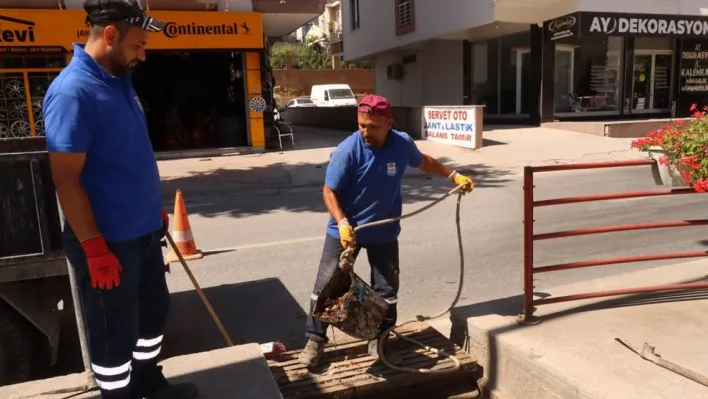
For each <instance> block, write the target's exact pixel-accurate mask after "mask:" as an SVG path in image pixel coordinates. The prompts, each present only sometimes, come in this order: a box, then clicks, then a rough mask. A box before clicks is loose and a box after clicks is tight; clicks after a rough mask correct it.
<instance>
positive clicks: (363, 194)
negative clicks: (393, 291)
mask: <svg viewBox="0 0 708 399" xmlns="http://www.w3.org/2000/svg"><path fill="white" fill-rule="evenodd" d="M422 162H423V154H421V152H420V151H419V150H418V147H417V146H416V145H415V142H414V141H413V139H411V137H410V136H409V135H408V134H406V133H403V132H399V131H397V130H391V131H390V132H389V134H388V138H387V139H386V143H385V144H384V146H383V147H382V148H376V147H369V146H368V145H367V144H366V142H365V141H364V139H363V138H362V136H361V133H360V132H358V131H356V132H354V133H353V134H352V135H351V136H349V137H347V138H346V139H345V140H344V141H343V142H341V143H340V144H339V145H338V146H337V148H335V149H334V151H333V152H332V154H331V156H330V161H329V165H328V166H327V173H326V176H325V185H327V187H329V188H331V189H332V190H334V191H335V192H336V194H337V199H338V200H339V204H340V206H341V207H342V209H343V211H344V215H345V216H346V217H347V219H349V223H350V224H351V225H352V226H358V225H362V224H364V223H368V222H374V221H377V220H381V219H388V218H393V217H399V216H401V210H402V203H401V178H402V177H403V172H404V171H405V170H406V167H408V166H412V167H414V168H417V167H419V166H420V164H421V163H422ZM400 232H401V226H400V223H398V222H396V223H391V224H386V225H382V226H375V227H368V228H365V229H362V230H360V231H358V232H357V233H356V241H357V244H361V245H376V244H385V243H388V242H391V241H394V240H395V239H396V238H398V234H399V233H400ZM327 234H329V235H331V236H332V237H335V238H339V229H338V228H337V224H336V223H335V221H334V219H333V218H332V217H331V216H330V218H329V222H328V224H327Z"/></svg>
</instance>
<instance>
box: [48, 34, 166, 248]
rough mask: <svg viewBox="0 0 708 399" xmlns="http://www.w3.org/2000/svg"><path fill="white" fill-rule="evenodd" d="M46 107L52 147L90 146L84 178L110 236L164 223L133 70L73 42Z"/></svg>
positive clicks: (120, 237)
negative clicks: (119, 71) (110, 65)
mask: <svg viewBox="0 0 708 399" xmlns="http://www.w3.org/2000/svg"><path fill="white" fill-rule="evenodd" d="M43 112H44V124H45V131H46V139H47V150H48V151H49V152H73V153H85V154H86V164H85V166H84V170H83V172H82V173H81V183H82V185H83V187H84V189H85V190H86V194H87V195H88V198H89V201H90V203H91V207H92V208H93V214H94V217H95V219H96V224H97V225H98V229H99V230H100V231H101V234H103V236H104V237H105V238H106V240H107V241H127V240H132V239H135V238H138V237H141V236H143V235H146V234H149V233H152V232H155V231H157V230H159V229H160V227H161V226H162V217H161V214H162V192H161V183H160V175H159V171H158V169H157V161H156V159H155V154H154V153H153V149H152V144H151V143H150V138H149V136H148V130H147V122H146V119H145V114H144V113H143V110H142V106H141V105H140V101H139V98H138V96H137V94H136V93H135V89H134V88H133V84H132V82H131V78H130V74H125V75H123V76H119V77H114V76H111V75H110V74H109V73H108V72H107V71H106V70H105V69H104V68H103V67H102V66H101V65H99V64H98V63H97V62H96V61H95V60H94V59H93V58H92V57H91V56H89V55H88V54H87V53H86V52H84V50H83V45H81V44H74V57H73V58H72V60H71V62H70V63H69V65H67V66H66V68H64V69H63V70H62V71H61V73H59V76H57V78H56V79H54V81H53V82H52V84H51V85H50V86H49V89H48V90H47V94H46V96H45V97H44V106H43ZM65 226H66V227H65V228H66V229H67V230H68V231H71V228H70V227H69V226H68V223H67V224H65Z"/></svg>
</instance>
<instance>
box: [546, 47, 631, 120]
mask: <svg viewBox="0 0 708 399" xmlns="http://www.w3.org/2000/svg"><path fill="white" fill-rule="evenodd" d="M622 46H623V39H622V38H621V37H608V38H606V39H602V40H598V39H595V38H578V37H573V38H567V39H563V40H559V41H558V42H557V43H556V54H555V90H554V95H555V112H556V114H566V115H567V116H571V115H578V113H594V114H595V115H601V114H603V113H604V114H618V113H619V112H620V107H621V106H620V104H621V101H620V95H621V90H620V87H621V85H620V83H621V81H622V79H621V76H622V71H621V58H622Z"/></svg>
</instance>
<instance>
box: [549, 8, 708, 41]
mask: <svg viewBox="0 0 708 399" xmlns="http://www.w3.org/2000/svg"><path fill="white" fill-rule="evenodd" d="M543 29H544V32H545V35H546V37H547V38H548V39H550V40H552V41H553V40H559V39H563V38H567V37H576V36H584V37H587V36H600V37H607V36H633V37H637V36H638V37H671V38H708V18H706V17H700V16H691V15H660V14H619V13H602V12H576V13H573V14H568V15H564V16H562V17H559V18H555V19H552V20H550V21H546V22H544V24H543Z"/></svg>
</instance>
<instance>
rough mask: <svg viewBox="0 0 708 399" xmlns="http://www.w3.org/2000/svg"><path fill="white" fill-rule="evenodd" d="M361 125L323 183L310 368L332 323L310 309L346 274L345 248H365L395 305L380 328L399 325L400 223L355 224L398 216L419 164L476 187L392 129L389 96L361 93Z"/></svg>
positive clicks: (375, 282) (372, 346) (305, 355)
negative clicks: (323, 222)
mask: <svg viewBox="0 0 708 399" xmlns="http://www.w3.org/2000/svg"><path fill="white" fill-rule="evenodd" d="M358 124H359V130H358V131H357V132H355V133H353V134H352V135H351V136H349V137H348V138H347V139H345V140H344V141H343V142H341V143H340V144H339V146H337V148H336V149H335V150H334V151H333V152H332V155H331V159H330V162H329V166H328V167H327V172H326V177H325V184H324V187H323V193H322V194H323V198H324V203H325V206H326V207H327V210H328V211H329V214H330V218H329V222H328V225H327V234H326V236H325V242H324V248H323V250H322V258H321V260H320V265H319V270H318V272H317V278H316V280H315V287H314V290H313V293H312V296H311V300H310V314H309V316H308V318H307V326H306V334H305V335H306V336H307V338H308V342H307V345H306V346H305V348H304V349H303V351H302V353H301V354H300V359H299V360H300V362H301V363H302V364H304V365H307V366H310V367H313V366H316V365H317V364H318V363H319V360H320V357H321V356H322V353H323V352H324V347H325V344H326V343H327V340H328V338H327V334H326V331H327V327H328V326H327V325H326V324H325V323H322V322H321V321H319V320H318V319H317V318H315V317H314V316H313V310H314V308H315V304H316V303H317V297H318V295H319V294H320V292H321V291H322V289H323V288H324V286H325V284H326V283H327V282H328V281H329V279H330V278H331V277H332V276H333V275H334V274H335V273H340V272H342V270H340V269H339V256H340V255H341V253H342V252H343V251H344V250H345V249H347V248H353V249H354V251H355V252H354V256H356V255H357V254H358V253H359V251H360V250H361V248H364V249H366V251H367V256H368V258H369V265H370V266H371V276H372V281H371V286H372V288H373V289H374V291H375V292H376V293H377V294H378V295H380V296H381V297H382V298H384V299H385V300H386V301H387V302H388V303H389V304H390V307H389V309H388V313H387V314H386V315H385V316H384V321H383V323H382V325H381V326H380V329H379V330H380V331H385V330H387V329H388V328H390V327H392V326H394V325H395V324H396V317H397V311H396V304H397V300H398V299H397V295H398V271H399V269H398V266H399V265H398V259H399V258H398V235H399V233H400V231H401V227H400V223H398V222H395V223H390V224H386V225H382V226H376V227H370V228H366V229H363V230H361V231H360V232H358V234H357V236H356V237H355V236H354V227H356V226H358V225H362V224H365V223H369V222H374V221H377V220H382V219H388V218H394V217H399V216H401V211H402V202H401V178H402V177H403V172H404V171H405V169H406V168H407V167H409V166H410V167H414V168H419V169H420V170H421V171H423V172H425V173H427V174H430V175H434V176H439V177H442V178H447V179H449V180H451V181H452V183H453V184H454V185H456V186H457V185H465V186H464V187H463V189H462V191H463V192H465V193H467V192H470V191H472V189H473V188H474V182H473V181H472V179H470V178H469V177H465V176H463V175H461V174H458V173H457V172H455V171H454V170H451V169H449V168H447V167H445V166H443V165H442V164H441V163H440V162H438V161H437V160H435V159H433V158H432V157H430V156H428V155H425V154H422V153H421V152H420V151H419V150H418V147H417V146H416V144H415V142H414V141H413V140H412V139H411V138H410V136H408V134H406V133H403V132H400V131H397V130H394V129H393V126H394V121H393V113H392V110H391V105H390V104H389V102H388V100H387V99H385V98H383V97H381V96H375V95H370V96H367V97H365V98H363V99H362V100H361V102H360V103H359V106H358ZM384 342H385V343H386V344H388V341H384ZM386 353H387V354H388V353H390V351H388V350H387V351H386ZM369 354H370V355H371V356H375V357H376V356H378V348H377V340H372V341H371V342H369ZM395 354H396V352H393V356H391V358H388V356H387V358H388V360H389V361H392V362H394V363H395V362H397V361H400V356H399V357H398V359H396V356H395Z"/></svg>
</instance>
